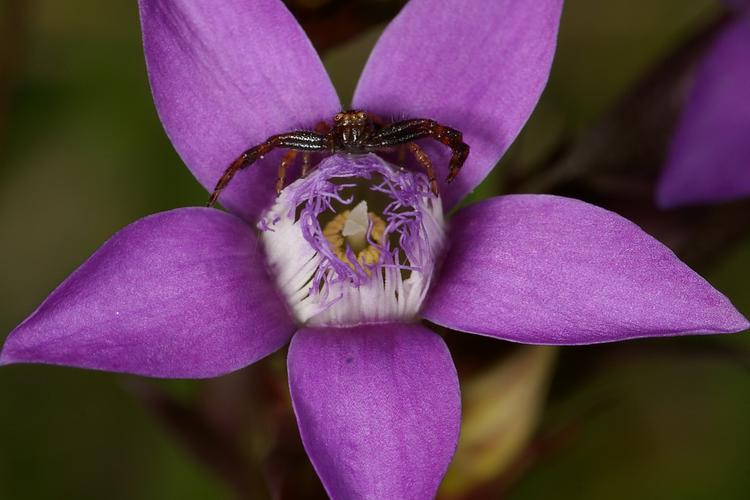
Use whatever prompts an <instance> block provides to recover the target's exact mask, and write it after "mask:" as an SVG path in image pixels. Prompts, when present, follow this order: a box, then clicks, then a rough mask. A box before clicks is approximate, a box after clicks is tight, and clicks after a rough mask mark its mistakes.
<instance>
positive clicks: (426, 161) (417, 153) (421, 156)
mask: <svg viewBox="0 0 750 500" xmlns="http://www.w3.org/2000/svg"><path fill="white" fill-rule="evenodd" d="M406 148H407V149H408V150H409V152H410V153H411V154H412V155H414V158H415V159H416V160H417V162H418V163H419V164H420V165H422V167H423V168H424V169H425V171H426V172H427V179H428V180H429V181H430V189H431V190H432V192H433V193H434V194H435V196H438V195H439V192H438V182H437V179H436V178H435V168H434V167H433V166H432V160H430V157H429V156H427V153H425V152H424V149H422V148H420V147H419V145H417V143H416V142H410V143H408V144H406Z"/></svg>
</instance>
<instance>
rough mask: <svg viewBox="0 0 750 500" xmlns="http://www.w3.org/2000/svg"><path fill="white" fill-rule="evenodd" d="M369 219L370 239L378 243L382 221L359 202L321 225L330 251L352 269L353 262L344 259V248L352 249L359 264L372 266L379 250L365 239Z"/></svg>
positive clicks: (381, 236)
mask: <svg viewBox="0 0 750 500" xmlns="http://www.w3.org/2000/svg"><path fill="white" fill-rule="evenodd" d="M370 221H372V231H371V232H370V240H371V241H373V242H375V243H378V244H379V243H380V242H381V240H382V238H383V232H385V221H384V220H383V219H381V218H380V217H378V216H377V215H375V214H374V213H373V212H368V211H367V203H366V202H365V201H361V202H359V203H358V204H357V206H355V207H354V209H352V210H345V211H343V212H341V213H339V214H338V215H336V217H334V218H333V220H332V221H331V222H329V223H328V224H326V226H325V228H323V235H324V236H325V237H326V239H327V240H328V243H329V244H330V245H331V250H333V251H334V253H335V254H336V256H337V257H338V258H339V259H341V261H342V262H346V263H347V264H348V265H349V266H350V267H351V268H352V269H354V264H353V263H352V262H351V261H350V260H349V259H348V258H347V256H346V251H347V248H351V249H352V252H354V255H356V256H357V262H359V264H360V266H363V267H364V266H365V265H366V264H369V265H372V264H376V263H377V262H378V259H379V258H380V251H379V250H378V249H377V248H376V247H374V246H372V245H371V244H370V243H369V242H368V240H367V229H368V227H369V225H370Z"/></svg>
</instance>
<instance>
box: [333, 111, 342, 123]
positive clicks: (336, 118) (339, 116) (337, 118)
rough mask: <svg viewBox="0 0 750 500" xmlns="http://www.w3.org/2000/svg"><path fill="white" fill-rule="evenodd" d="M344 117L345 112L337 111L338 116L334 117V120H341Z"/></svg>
mask: <svg viewBox="0 0 750 500" xmlns="http://www.w3.org/2000/svg"><path fill="white" fill-rule="evenodd" d="M343 118H344V113H336V116H334V117H333V120H334V121H337V122H340V121H341V120H342V119H343Z"/></svg>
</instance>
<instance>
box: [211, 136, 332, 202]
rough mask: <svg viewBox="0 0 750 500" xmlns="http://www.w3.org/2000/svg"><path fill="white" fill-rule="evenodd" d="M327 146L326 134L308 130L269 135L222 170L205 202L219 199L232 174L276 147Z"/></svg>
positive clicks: (313, 148)
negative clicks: (222, 172)
mask: <svg viewBox="0 0 750 500" xmlns="http://www.w3.org/2000/svg"><path fill="white" fill-rule="evenodd" d="M327 147H328V143H327V141H326V136H324V135H320V134H316V133H314V132H308V131H295V132H289V133H287V134H280V135H274V136H272V137H269V138H268V140H266V142H263V143H261V144H258V145H257V146H255V147H252V148H250V149H248V150H247V151H245V152H244V153H242V154H241V155H240V156H239V157H237V159H236V160H234V161H233V162H232V163H231V164H230V165H229V167H227V169H226V170H225V171H224V174H222V176H221V177H220V178H219V181H218V182H217V183H216V187H215V188H214V190H213V192H212V193H211V196H210V197H209V198H208V202H207V203H206V206H207V207H211V206H213V205H214V204H215V203H216V201H217V200H218V199H219V195H220V194H221V191H222V190H223V189H224V188H225V187H227V185H228V184H229V182H230V181H231V180H232V178H233V177H234V174H236V173H237V172H239V171H240V170H242V169H243V168H246V167H248V166H250V165H252V164H253V163H254V162H256V161H257V160H260V159H262V158H263V157H264V156H265V155H267V154H268V153H270V152H271V151H273V150H274V149H276V148H289V149H296V150H299V151H323V150H325V149H326V148H327Z"/></svg>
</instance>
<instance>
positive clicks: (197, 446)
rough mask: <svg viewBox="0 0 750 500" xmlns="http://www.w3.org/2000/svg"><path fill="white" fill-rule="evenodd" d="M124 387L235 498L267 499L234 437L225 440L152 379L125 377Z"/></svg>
mask: <svg viewBox="0 0 750 500" xmlns="http://www.w3.org/2000/svg"><path fill="white" fill-rule="evenodd" d="M123 385H124V387H125V388H126V390H128V392H130V393H131V394H132V395H133V396H134V397H135V398H136V399H138V400H139V401H140V402H141V404H142V406H143V407H144V408H146V409H147V410H148V411H149V412H150V413H151V414H152V415H153V416H154V417H156V420H157V421H159V422H160V423H161V424H162V426H163V427H164V429H165V430H166V431H167V432H169V433H170V434H172V435H173V436H175V437H176V438H177V439H178V440H179V441H180V442H181V443H183V444H184V445H185V446H186V447H187V449H188V451H190V453H191V454H192V455H193V456H194V457H196V458H197V459H198V460H199V461H200V462H201V463H202V464H203V465H205V466H206V467H208V469H209V470H211V471H213V472H214V473H215V474H217V475H218V477H219V478H221V480H222V481H223V482H224V483H225V484H226V485H227V486H228V487H229V488H231V490H232V491H233V493H234V494H235V495H236V496H237V498H241V499H258V498H268V497H269V494H268V491H267V490H265V489H263V485H264V484H265V481H264V480H263V478H262V476H260V475H259V472H258V471H260V470H261V468H260V467H258V466H257V464H252V463H249V462H248V460H247V459H246V456H245V454H243V452H242V450H241V448H240V447H239V446H238V445H237V442H236V441H235V440H231V439H227V438H226V436H225V435H224V433H222V432H220V430H219V429H217V428H216V427H215V426H213V425H212V424H211V422H210V421H209V420H208V419H206V418H204V416H203V415H202V414H201V413H200V412H199V411H198V410H197V409H196V408H194V407H193V406H189V405H186V404H183V403H180V402H178V401H177V400H176V399H175V398H174V397H172V396H171V395H170V394H168V393H167V392H165V391H164V390H162V389H161V388H160V387H158V386H157V385H155V384H154V383H153V382H150V381H147V380H143V379H138V378H128V379H126V380H125V381H124V384H123Z"/></svg>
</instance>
